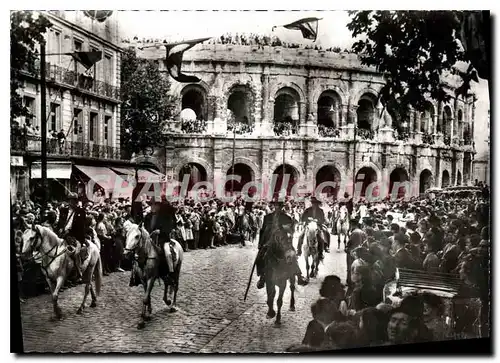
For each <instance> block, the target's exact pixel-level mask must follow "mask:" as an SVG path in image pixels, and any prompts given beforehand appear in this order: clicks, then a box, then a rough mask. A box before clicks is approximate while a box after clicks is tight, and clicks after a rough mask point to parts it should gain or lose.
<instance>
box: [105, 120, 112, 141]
mask: <svg viewBox="0 0 500 363" xmlns="http://www.w3.org/2000/svg"><path fill="white" fill-rule="evenodd" d="M110 126H111V116H104V140H105V141H108V140H109V141H111V140H110V139H109V131H110Z"/></svg>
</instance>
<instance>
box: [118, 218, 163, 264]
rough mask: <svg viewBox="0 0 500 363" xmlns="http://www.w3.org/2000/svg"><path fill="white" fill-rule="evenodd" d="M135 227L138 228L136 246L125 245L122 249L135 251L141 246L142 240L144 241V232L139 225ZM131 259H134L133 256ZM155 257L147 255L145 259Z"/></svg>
mask: <svg viewBox="0 0 500 363" xmlns="http://www.w3.org/2000/svg"><path fill="white" fill-rule="evenodd" d="M137 229H138V230H139V233H140V234H139V236H140V237H139V241H138V242H137V244H136V246H135V247H134V248H127V247H124V248H123V250H124V251H130V252H135V251H136V250H137V249H138V248H140V247H142V246H143V245H144V242H145V241H146V238H145V237H144V232H143V231H142V228H141V227H139V226H138V227H137ZM133 259H134V260H135V256H134V257H133ZM155 259H156V257H149V256H146V260H155Z"/></svg>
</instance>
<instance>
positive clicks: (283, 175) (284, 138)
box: [281, 135, 288, 197]
mask: <svg viewBox="0 0 500 363" xmlns="http://www.w3.org/2000/svg"><path fill="white" fill-rule="evenodd" d="M285 151H286V135H285V136H284V137H283V168H282V170H281V187H283V182H284V180H285ZM287 187H288V185H287V186H286V187H285V197H286V195H287V192H288V191H287V189H286V188H287Z"/></svg>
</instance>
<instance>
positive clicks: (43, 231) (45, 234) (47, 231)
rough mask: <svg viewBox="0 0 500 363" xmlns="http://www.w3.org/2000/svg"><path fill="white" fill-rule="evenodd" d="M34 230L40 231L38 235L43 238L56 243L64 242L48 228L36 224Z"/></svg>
mask: <svg viewBox="0 0 500 363" xmlns="http://www.w3.org/2000/svg"><path fill="white" fill-rule="evenodd" d="M35 228H38V230H39V231H40V234H41V235H42V237H43V238H45V237H48V238H50V239H52V240H55V241H57V242H58V243H62V242H64V240H63V239H62V238H59V236H58V235H57V234H56V233H55V232H54V231H52V230H51V229H50V228H49V227H45V226H42V225H39V224H37V225H35Z"/></svg>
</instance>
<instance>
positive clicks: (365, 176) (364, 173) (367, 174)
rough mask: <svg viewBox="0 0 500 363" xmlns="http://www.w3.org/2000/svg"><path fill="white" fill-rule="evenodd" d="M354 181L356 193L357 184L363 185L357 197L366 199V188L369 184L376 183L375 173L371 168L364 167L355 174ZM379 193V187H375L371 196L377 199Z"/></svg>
mask: <svg viewBox="0 0 500 363" xmlns="http://www.w3.org/2000/svg"><path fill="white" fill-rule="evenodd" d="M355 180H356V186H355V190H356V191H357V189H358V183H360V182H362V183H363V184H362V186H361V190H360V193H359V196H360V197H366V188H368V186H369V185H370V184H372V183H374V182H376V181H377V172H376V171H375V170H373V169H372V168H370V167H367V166H365V167H363V168H361V169H360V170H359V171H358V172H357V174H356V179H355ZM379 193H380V188H379V186H376V187H375V188H374V189H373V190H372V195H371V196H373V197H378V195H379Z"/></svg>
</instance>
